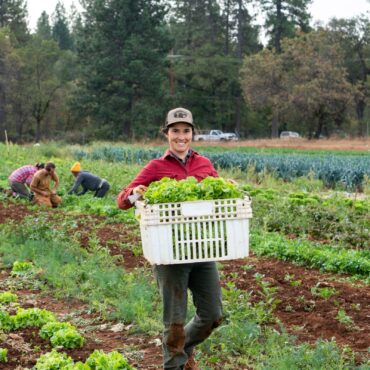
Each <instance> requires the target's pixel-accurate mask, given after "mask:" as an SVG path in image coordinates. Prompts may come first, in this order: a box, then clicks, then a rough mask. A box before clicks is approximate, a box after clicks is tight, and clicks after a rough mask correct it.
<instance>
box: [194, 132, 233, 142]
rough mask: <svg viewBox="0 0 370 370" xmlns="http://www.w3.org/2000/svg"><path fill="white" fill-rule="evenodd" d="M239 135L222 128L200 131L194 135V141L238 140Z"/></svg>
mask: <svg viewBox="0 0 370 370" xmlns="http://www.w3.org/2000/svg"><path fill="white" fill-rule="evenodd" d="M237 140H239V138H238V136H237V135H236V134H235V133H231V132H222V131H221V130H208V131H200V132H199V133H197V134H195V135H194V141H237Z"/></svg>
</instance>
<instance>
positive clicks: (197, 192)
mask: <svg viewBox="0 0 370 370" xmlns="http://www.w3.org/2000/svg"><path fill="white" fill-rule="evenodd" d="M243 194H244V193H243V191H241V190H240V189H239V187H238V186H237V185H235V184H232V183H231V182H229V181H227V180H225V179H223V178H222V177H211V176H210V177H206V178H205V179H204V180H202V181H201V182H198V181H197V180H196V178H195V177H193V176H190V177H188V178H186V179H184V180H180V181H176V180H174V179H170V178H168V177H164V178H162V179H161V180H159V181H154V182H152V183H151V184H150V185H149V187H148V189H147V191H146V192H145V194H144V200H146V201H147V202H148V203H149V204H158V203H176V202H186V201H192V200H213V199H228V198H241V197H242V196H243Z"/></svg>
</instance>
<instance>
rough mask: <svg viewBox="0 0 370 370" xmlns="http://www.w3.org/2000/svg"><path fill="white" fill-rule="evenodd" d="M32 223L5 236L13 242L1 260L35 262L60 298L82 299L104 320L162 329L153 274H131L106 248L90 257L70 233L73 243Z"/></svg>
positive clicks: (2, 248)
mask: <svg viewBox="0 0 370 370" xmlns="http://www.w3.org/2000/svg"><path fill="white" fill-rule="evenodd" d="M30 221H31V223H30V224H29V225H28V226H27V227H23V228H22V232H21V233H18V235H17V236H15V235H14V234H13V235H12V232H11V234H7V236H6V237H5V236H4V234H1V232H0V240H3V238H6V239H7V242H6V243H4V242H0V255H2V256H4V257H5V256H6V260H7V261H14V260H16V259H18V258H19V257H20V256H22V258H26V259H28V260H32V261H34V263H35V264H37V266H38V267H40V270H41V271H42V272H41V273H40V276H39V278H41V279H43V280H44V281H46V282H47V283H48V284H49V285H50V286H52V287H53V293H54V294H55V295H56V296H57V297H74V298H77V299H81V300H83V301H85V302H88V303H89V304H90V306H91V308H92V309H93V310H95V311H98V312H100V313H101V314H102V315H104V317H106V316H107V315H109V316H110V317H115V318H117V319H120V320H122V321H126V322H134V323H135V329H136V330H141V331H149V332H153V331H154V332H157V330H159V327H160V326H159V322H160V312H159V305H158V302H159V300H158V297H157V295H158V293H157V292H156V288H155V284H154V282H152V280H151V278H150V272H149V271H148V272H143V271H136V272H130V273H128V272H125V271H124V270H123V269H122V267H121V266H116V260H115V259H114V257H112V256H110V255H109V252H108V250H106V249H105V248H96V249H94V252H93V253H91V254H90V253H88V252H87V251H86V249H82V248H80V247H79V245H78V244H77V243H73V242H71V235H70V234H68V238H67V237H66V236H65V235H64V231H63V233H58V230H57V229H55V228H50V227H47V230H46V231H48V232H46V231H45V230H42V228H40V227H39V223H40V220H33V219H31V220H30ZM32 222H35V223H36V224H37V225H38V227H35V226H34V224H33V223H32ZM52 230H53V231H52ZM51 231H52V232H51ZM4 232H5V231H4ZM22 234H23V235H22ZM30 236H32V239H33V240H31V239H30ZM14 245H17V248H14V247H13V246H14ZM2 258H3V257H2ZM54 321H55V320H54ZM43 324H45V322H44V323H43ZM40 326H42V325H40Z"/></svg>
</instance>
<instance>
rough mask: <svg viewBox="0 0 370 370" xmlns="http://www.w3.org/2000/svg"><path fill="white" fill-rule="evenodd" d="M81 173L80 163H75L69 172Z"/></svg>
mask: <svg viewBox="0 0 370 370" xmlns="http://www.w3.org/2000/svg"><path fill="white" fill-rule="evenodd" d="M80 171H81V164H80V162H76V163H75V164H74V165H73V166H72V167H71V172H80Z"/></svg>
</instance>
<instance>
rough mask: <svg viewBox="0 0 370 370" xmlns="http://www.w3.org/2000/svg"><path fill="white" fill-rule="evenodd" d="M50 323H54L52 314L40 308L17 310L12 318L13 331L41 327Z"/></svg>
mask: <svg viewBox="0 0 370 370" xmlns="http://www.w3.org/2000/svg"><path fill="white" fill-rule="evenodd" d="M50 321H56V318H55V316H54V314H53V313H52V312H50V311H47V310H44V309H40V308H27V309H24V308H19V309H18V311H17V313H16V315H15V317H14V329H19V328H28V327H39V328H40V327H42V326H43V325H45V324H46V323H48V322H50Z"/></svg>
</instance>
